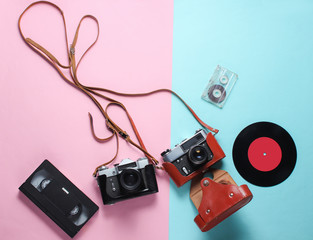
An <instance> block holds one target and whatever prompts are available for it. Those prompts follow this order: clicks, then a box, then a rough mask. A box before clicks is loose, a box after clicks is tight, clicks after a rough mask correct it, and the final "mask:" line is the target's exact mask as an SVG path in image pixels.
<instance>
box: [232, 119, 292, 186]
mask: <svg viewBox="0 0 313 240" xmlns="http://www.w3.org/2000/svg"><path fill="white" fill-rule="evenodd" d="M296 159H297V150H296V145H295V143H294V141H293V139H292V138H291V136H290V135H289V133H288V132H287V131H286V130H285V129H283V128H282V127H280V126H279V125H277V124H274V123H271V122H257V123H253V124H251V125H249V126H247V127H246V128H244V129H243V130H242V131H241V132H240V133H239V135H238V136H237V138H236V140H235V142H234V146H233V160H234V164H235V167H236V169H237V171H238V172H239V173H240V175H241V176H242V177H243V178H244V179H246V180H247V181H248V182H250V183H252V184H254V185H257V186H263V187H268V186H274V185H277V184H279V183H281V182H283V181H284V180H286V179H287V178H288V177H289V175H290V174H291V173H292V171H293V169H294V167H295V165H296Z"/></svg>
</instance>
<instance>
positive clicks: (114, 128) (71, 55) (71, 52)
mask: <svg viewBox="0 0 313 240" xmlns="http://www.w3.org/2000/svg"><path fill="white" fill-rule="evenodd" d="M37 4H48V5H50V6H52V7H54V8H55V9H57V10H58V11H59V12H60V14H61V16H62V20H63V24H64V31H65V41H66V46H67V54H68V61H69V62H68V65H64V64H61V63H60V62H59V61H58V59H57V58H56V57H55V56H54V55H53V54H52V53H51V52H49V51H48V50H47V49H45V48H44V47H43V46H41V45H40V44H38V43H37V42H35V41H34V40H32V39H30V38H27V37H25V36H24V34H23V32H22V29H21V20H22V17H23V16H24V14H25V13H26V12H27V11H28V10H29V9H30V8H31V7H33V6H34V5H37ZM86 18H90V19H92V20H94V21H95V22H96V24H97V36H96V39H95V41H94V42H93V43H92V44H91V45H90V46H89V47H88V48H87V50H86V51H85V52H84V53H83V55H82V56H81V58H80V59H79V61H78V63H77V64H76V59H75V46H76V43H77V40H78V35H79V29H80V26H81V23H82V21H83V20H84V19H86ZM18 28H19V31H20V34H21V36H22V38H23V40H24V41H25V42H26V44H27V45H28V46H29V47H30V48H31V49H33V50H34V51H35V52H36V53H38V54H39V55H40V56H41V57H43V58H44V59H45V60H46V61H47V62H49V63H50V64H51V65H52V66H53V67H54V68H55V69H56V70H57V72H58V73H59V74H60V76H61V77H62V78H63V79H64V80H65V81H66V82H67V83H69V84H70V85H72V86H73V87H75V88H78V89H79V90H81V91H82V92H84V93H85V94H86V95H87V96H88V97H89V98H90V99H91V100H92V101H93V102H94V103H95V104H96V106H97V107H98V109H99V110H100V112H101V113H102V115H103V116H104V118H105V120H106V121H105V123H106V126H107V127H108V128H109V129H110V130H111V132H112V134H111V135H110V136H109V137H106V138H99V137H97V136H96V134H95V131H94V126H93V119H92V116H91V114H90V113H89V117H90V125H91V130H92V134H93V136H94V138H95V139H96V140H97V141H99V142H106V141H109V140H111V139H112V138H114V137H115V138H116V141H117V148H116V153H115V156H114V157H113V159H112V160H110V161H109V162H107V163H104V164H102V165H100V166H98V167H97V168H96V170H95V172H94V175H95V174H96V173H97V171H98V169H99V168H100V167H101V166H104V165H107V164H110V163H111V162H113V161H114V160H115V159H116V157H117V155H118V151H119V138H118V135H120V136H121V137H122V138H123V139H125V140H126V141H127V142H129V143H130V144H132V145H133V146H135V147H136V148H138V149H139V150H141V151H142V152H143V153H144V154H145V155H146V157H147V158H148V159H149V160H150V161H151V162H152V163H153V164H154V165H155V166H156V167H157V168H159V169H162V167H159V166H158V163H159V162H158V161H157V160H156V159H155V158H154V157H153V156H152V155H151V154H150V153H149V152H148V151H147V149H146V147H145V145H144V143H143V141H142V138H141V137H140V134H139V132H138V130H137V128H136V126H135V123H134V121H133V119H132V118H131V115H130V114H129V112H128V111H127V109H126V107H125V106H124V105H123V104H122V103H121V102H119V101H117V100H115V99H113V98H111V97H108V96H106V95H103V94H101V93H99V92H106V93H111V94H115V95H119V96H128V97H141V96H148V95H151V94H154V93H158V92H169V93H172V94H174V95H175V96H176V97H177V98H178V99H179V100H181V101H182V102H183V103H184V104H185V106H186V107H187V108H188V109H189V111H190V112H191V113H192V114H193V115H194V117H195V118H196V119H197V121H198V122H199V123H200V124H201V125H202V126H203V127H205V128H207V129H208V130H210V131H212V132H214V133H218V130H217V129H214V128H212V127H210V126H209V125H207V124H205V123H204V122H203V121H202V120H201V119H200V118H199V117H198V116H197V115H196V113H195V112H194V111H193V110H192V108H191V107H190V106H189V105H188V104H187V103H186V102H185V101H184V100H183V99H182V98H181V97H180V96H179V95H178V94H177V93H175V92H174V91H172V90H170V89H157V90H154V91H151V92H147V93H120V92H116V91H112V90H109V89H105V88H99V87H89V86H84V85H83V84H81V83H80V82H79V80H78V77H77V69H78V67H79V64H80V62H81V60H82V59H83V57H84V56H85V55H86V53H87V52H88V51H89V50H90V49H91V48H92V47H93V46H94V45H95V43H96V42H97V40H98V37H99V22H98V20H97V19H96V18H95V17H94V16H92V15H85V16H83V17H82V18H81V20H80V22H79V24H78V26H77V29H76V32H75V35H74V39H73V42H72V44H71V46H70V48H69V44H68V38H67V29H66V21H65V17H64V14H63V11H62V10H61V9H60V8H59V7H58V6H57V5H55V4H53V3H51V2H48V1H38V2H34V3H32V4H30V5H29V6H28V7H27V8H26V9H25V10H24V11H23V12H22V14H21V15H20V17H19V19H18ZM62 69H69V71H70V75H71V79H72V80H70V79H69V78H68V77H66V76H65V74H64V73H63V71H62ZM94 96H98V97H101V98H103V99H105V100H107V101H109V103H108V104H107V106H106V108H105V109H104V108H103V107H102V106H101V104H100V103H99V102H98V100H97V99H96V98H95V97H94ZM111 105H116V106H118V107H120V108H122V109H123V110H124V111H125V113H126V115H127V117H128V119H129V121H130V123H131V126H132V128H133V130H134V133H135V135H136V138H137V140H138V142H139V145H138V144H136V143H135V142H134V141H133V140H132V139H131V138H130V136H129V135H128V134H127V133H126V131H124V130H123V129H122V128H121V127H119V126H118V125H117V124H116V123H115V122H114V121H113V120H112V119H111V118H110V117H109V115H108V112H107V110H108V107H109V106H111Z"/></svg>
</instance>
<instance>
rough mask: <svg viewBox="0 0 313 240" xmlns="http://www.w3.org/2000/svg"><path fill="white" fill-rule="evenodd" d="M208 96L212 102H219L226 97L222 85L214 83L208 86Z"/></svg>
mask: <svg viewBox="0 0 313 240" xmlns="http://www.w3.org/2000/svg"><path fill="white" fill-rule="evenodd" d="M208 96H209V99H210V100H211V101H212V102H215V103H220V102H223V101H224V99H225V97H226V90H225V88H224V87H223V86H221V85H218V84H214V85H213V86H211V87H210V88H209V91H208Z"/></svg>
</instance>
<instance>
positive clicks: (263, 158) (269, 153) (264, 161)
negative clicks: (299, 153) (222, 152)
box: [248, 137, 282, 172]
mask: <svg viewBox="0 0 313 240" xmlns="http://www.w3.org/2000/svg"><path fill="white" fill-rule="evenodd" d="M281 157H282V152H281V148H280V146H279V145H278V143H277V142H276V141H275V140H273V139H271V138H268V137H260V138H257V139H255V140H254V141H253V142H252V143H251V144H250V146H249V149H248V158H249V161H250V163H251V165H252V166H253V167H254V168H256V169H257V170H259V171H263V172H268V171H272V170H273V169H275V168H276V167H277V166H278V165H279V164H280V161H281Z"/></svg>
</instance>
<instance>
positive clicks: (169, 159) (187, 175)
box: [161, 129, 225, 187]
mask: <svg viewBox="0 0 313 240" xmlns="http://www.w3.org/2000/svg"><path fill="white" fill-rule="evenodd" d="M161 156H162V157H163V160H164V163H163V167H164V169H165V170H166V171H167V173H168V174H169V175H170V177H171V178H172V179H173V181H174V182H175V184H176V185H177V187H180V186H182V185H184V184H185V183H186V182H188V181H189V180H191V179H192V178H194V177H195V176H197V175H198V174H200V173H201V172H202V171H203V170H205V169H207V168H208V167H210V166H212V165H213V164H214V163H216V162H217V161H219V160H221V159H222V158H224V157H225V154H224V152H223V150H222V148H221V147H220V145H219V144H218V143H217V141H216V139H215V137H214V136H213V135H212V133H208V134H206V132H205V131H204V130H203V129H200V130H198V131H196V133H195V135H194V136H192V137H191V138H189V139H186V140H183V141H182V142H181V143H180V144H177V145H176V146H175V147H174V148H173V149H171V150H170V149H167V150H166V151H164V152H162V153H161Z"/></svg>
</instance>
